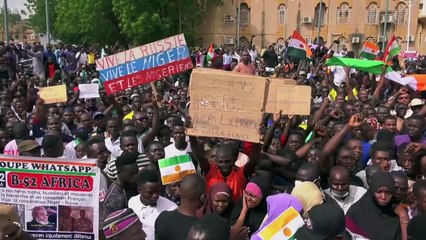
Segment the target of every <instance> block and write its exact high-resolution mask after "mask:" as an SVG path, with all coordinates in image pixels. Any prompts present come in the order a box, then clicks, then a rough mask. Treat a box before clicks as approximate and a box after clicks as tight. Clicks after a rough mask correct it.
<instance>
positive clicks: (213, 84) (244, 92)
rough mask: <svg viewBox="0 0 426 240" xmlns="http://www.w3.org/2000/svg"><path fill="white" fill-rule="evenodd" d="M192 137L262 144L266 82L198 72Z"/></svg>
mask: <svg viewBox="0 0 426 240" xmlns="http://www.w3.org/2000/svg"><path fill="white" fill-rule="evenodd" d="M190 83H191V85H190V96H191V105H190V108H189V113H190V116H191V118H192V123H193V128H191V129H187V134H188V135H192V136H208V137H221V138H229V139H237V140H245V141H250V142H259V140H260V138H259V126H260V123H261V121H262V115H263V112H262V109H263V107H264V97H265V89H266V79H265V78H261V77H255V76H249V75H244V74H238V73H230V72H225V71H218V70H211V69H195V70H193V72H192V75H191V81H190Z"/></svg>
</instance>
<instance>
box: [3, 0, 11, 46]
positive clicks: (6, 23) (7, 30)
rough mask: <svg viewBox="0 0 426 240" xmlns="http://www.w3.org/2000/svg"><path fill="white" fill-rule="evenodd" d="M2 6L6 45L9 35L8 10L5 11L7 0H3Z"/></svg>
mask: <svg viewBox="0 0 426 240" xmlns="http://www.w3.org/2000/svg"><path fill="white" fill-rule="evenodd" d="M3 3H4V7H3V13H4V34H5V38H4V39H5V40H6V45H9V41H10V36H9V18H8V16H7V15H8V11H7V0H3Z"/></svg>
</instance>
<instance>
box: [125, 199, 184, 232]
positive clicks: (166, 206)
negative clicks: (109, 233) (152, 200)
mask: <svg viewBox="0 0 426 240" xmlns="http://www.w3.org/2000/svg"><path fill="white" fill-rule="evenodd" d="M140 196H141V195H140V194H139V195H137V196H134V197H132V198H130V200H129V208H131V209H132V210H133V211H134V212H135V213H136V215H137V216H138V217H139V220H140V221H141V223H142V230H143V231H144V232H145V233H146V240H155V220H157V217H158V215H160V213H162V212H164V211H173V210H175V209H176V208H177V205H176V204H175V203H174V202H172V201H170V200H169V199H167V198H164V197H161V196H160V198H158V201H157V205H156V206H145V205H144V204H143V203H142V202H141V200H140Z"/></svg>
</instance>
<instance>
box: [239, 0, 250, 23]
mask: <svg viewBox="0 0 426 240" xmlns="http://www.w3.org/2000/svg"><path fill="white" fill-rule="evenodd" d="M249 24H250V8H249V7H248V5H247V4H246V3H241V5H240V25H249Z"/></svg>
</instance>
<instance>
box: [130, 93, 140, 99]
mask: <svg viewBox="0 0 426 240" xmlns="http://www.w3.org/2000/svg"><path fill="white" fill-rule="evenodd" d="M135 97H141V95H139V94H136V93H135V94H132V96H130V99H133V98H135Z"/></svg>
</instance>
